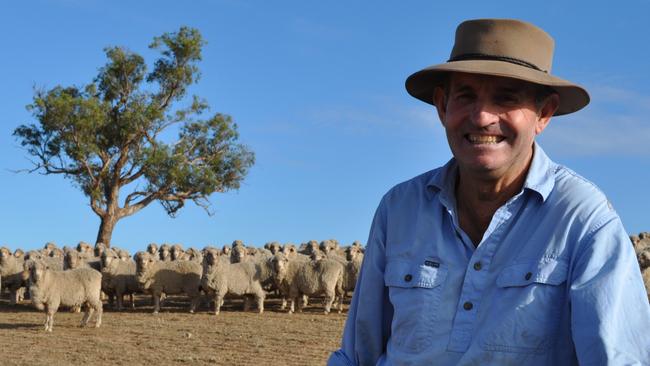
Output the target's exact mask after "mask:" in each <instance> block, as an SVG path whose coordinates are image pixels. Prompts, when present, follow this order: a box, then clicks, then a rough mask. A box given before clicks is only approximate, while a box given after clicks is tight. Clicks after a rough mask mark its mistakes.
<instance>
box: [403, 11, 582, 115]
mask: <svg viewBox="0 0 650 366" xmlns="http://www.w3.org/2000/svg"><path fill="white" fill-rule="evenodd" d="M554 43H555V42H554V41H553V38H551V36H549V35H548V34H547V33H546V32H544V31H543V30H542V29H540V28H538V27H536V26H534V25H532V24H530V23H526V22H522V21H519V20H513V19H477V20H468V21H465V22H463V23H461V24H460V25H459V26H458V28H456V41H455V43H454V48H453V50H452V51H451V56H450V57H449V60H448V61H447V62H446V63H444V64H439V65H433V66H429V67H427V68H425V69H422V70H420V71H418V72H416V73H414V74H413V75H411V76H409V77H408V79H406V90H407V91H408V92H409V94H411V95H412V96H414V97H415V98H417V99H420V100H421V101H423V102H425V103H429V104H433V91H434V89H435V87H436V86H439V85H440V84H441V82H442V81H443V80H444V75H445V74H447V73H449V72H465V73H471V74H483V75H493V76H503V77H508V78H514V79H519V80H524V81H528V82H531V83H535V84H540V85H546V86H549V87H551V88H552V89H554V90H555V91H556V92H557V93H558V94H559V96H560V106H559V108H558V110H557V111H556V112H555V115H556V116H559V115H562V114H568V113H573V112H575V111H578V110H580V109H582V108H583V107H584V106H586V105H587V104H589V94H588V93H587V91H586V90H585V89H584V88H583V87H581V86H579V85H576V84H573V83H571V82H569V81H567V80H563V79H560V78H558V77H555V76H553V75H551V74H550V72H551V64H552V63H553V47H554Z"/></svg>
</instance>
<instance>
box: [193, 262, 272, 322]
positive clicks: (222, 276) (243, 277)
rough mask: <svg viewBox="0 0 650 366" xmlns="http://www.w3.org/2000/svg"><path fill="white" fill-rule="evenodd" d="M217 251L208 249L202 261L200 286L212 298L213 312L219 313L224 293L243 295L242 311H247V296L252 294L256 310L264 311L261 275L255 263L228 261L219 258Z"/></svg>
mask: <svg viewBox="0 0 650 366" xmlns="http://www.w3.org/2000/svg"><path fill="white" fill-rule="evenodd" d="M220 258H223V257H221V256H219V254H218V253H216V252H214V251H209V252H207V253H206V255H205V257H204V261H203V276H202V278H201V287H202V288H203V290H204V291H205V292H206V293H207V294H208V295H210V296H212V298H213V300H214V309H215V310H214V313H215V315H219V311H220V309H221V306H222V305H223V299H224V297H225V296H226V295H236V296H244V297H245V298H244V311H248V298H247V297H246V295H252V296H253V297H254V298H255V301H256V302H257V307H258V311H259V313H260V314H261V313H262V312H263V311H264V298H265V296H266V294H265V292H264V290H263V289H262V283H261V280H262V279H261V277H260V273H259V270H258V268H257V266H256V264H255V263H252V262H242V263H229V262H228V261H227V260H224V259H220Z"/></svg>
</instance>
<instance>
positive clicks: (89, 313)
mask: <svg viewBox="0 0 650 366" xmlns="http://www.w3.org/2000/svg"><path fill="white" fill-rule="evenodd" d="M94 311H95V310H94V309H93V308H92V306H90V304H89V303H86V304H85V305H84V317H83V318H82V319H81V326H82V327H85V326H87V325H88V320H89V319H90V317H91V316H92V315H93V312H94Z"/></svg>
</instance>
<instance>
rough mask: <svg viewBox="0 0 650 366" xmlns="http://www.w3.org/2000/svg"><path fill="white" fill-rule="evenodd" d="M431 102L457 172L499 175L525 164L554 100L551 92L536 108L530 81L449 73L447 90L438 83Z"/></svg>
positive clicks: (520, 169)
mask: <svg viewBox="0 0 650 366" xmlns="http://www.w3.org/2000/svg"><path fill="white" fill-rule="evenodd" d="M445 94H447V95H445ZM434 102H435V104H436V106H437V107H438V114H439V116H440V120H441V121H442V124H443V126H444V127H445V130H446V133H447V140H448V142H449V146H450V148H451V151H452V152H453V154H454V157H455V158H456V160H457V161H458V164H459V166H460V168H461V172H462V171H467V172H471V174H478V176H480V177H484V178H488V179H499V178H502V177H514V176H517V175H519V174H520V173H522V172H523V171H525V170H526V169H527V167H528V163H529V162H530V159H531V157H532V146H533V141H534V139H535V136H536V135H538V134H539V133H541V132H542V131H543V130H544V128H545V127H546V125H547V124H548V121H549V120H550V117H551V116H552V115H553V113H554V112H555V109H557V104H558V99H557V95H552V96H551V97H549V99H547V101H546V102H545V103H542V104H541V105H540V108H539V109H538V108H537V106H536V103H535V87H534V86H533V85H532V84H529V83H526V82H524V81H519V80H516V79H510V78H504V77H494V76H485V75H473V74H464V73H453V74H452V75H451V76H450V80H449V88H448V91H447V93H445V91H444V90H442V89H441V88H437V89H436V92H435V95H434Z"/></svg>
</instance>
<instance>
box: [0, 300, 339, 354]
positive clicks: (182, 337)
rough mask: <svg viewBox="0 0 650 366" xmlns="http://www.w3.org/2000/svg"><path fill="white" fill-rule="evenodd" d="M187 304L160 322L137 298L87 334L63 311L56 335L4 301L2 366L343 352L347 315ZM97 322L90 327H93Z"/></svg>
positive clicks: (275, 303)
mask: <svg viewBox="0 0 650 366" xmlns="http://www.w3.org/2000/svg"><path fill="white" fill-rule="evenodd" d="M188 305H189V303H188V302H187V301H185V299H183V298H181V297H170V298H168V299H167V300H166V301H165V302H164V304H163V308H162V310H161V313H160V314H158V315H153V314H152V313H151V312H152V309H153V308H152V306H151V305H150V300H149V298H147V297H138V298H137V300H136V309H133V310H125V311H122V312H117V311H113V310H111V309H110V307H109V306H108V305H105V306H104V309H105V310H104V316H103V323H102V326H101V327H100V328H97V329H96V328H93V327H89V328H81V327H79V323H80V321H81V317H82V315H83V314H75V313H70V312H69V311H68V310H67V309H59V312H58V313H57V314H56V315H55V316H54V330H53V332H52V333H47V332H45V331H44V330H43V329H44V328H43V323H44V321H45V314H44V313H43V312H39V311H37V310H36V309H35V308H34V307H32V305H31V303H30V302H29V300H26V301H24V302H22V303H20V304H18V305H14V306H12V305H10V304H9V301H8V295H7V294H3V296H2V297H1V298H0V344H2V350H3V352H2V355H0V364H1V365H3V366H6V365H34V366H35V365H48V366H50V365H89V366H92V365H102V366H106V365H155V366H159V365H264V366H272V365H273V366H274V365H323V364H325V362H326V360H327V357H328V355H329V353H330V352H332V351H333V350H335V349H337V348H339V345H340V341H341V333H342V331H343V325H344V323H345V317H346V314H347V306H345V307H344V309H345V311H344V313H343V314H337V313H336V311H333V312H332V313H330V314H328V315H324V314H323V313H322V307H321V305H320V302H319V301H318V300H315V301H314V303H313V306H312V305H310V306H308V307H307V308H306V309H305V311H304V312H303V313H301V314H300V313H296V314H291V315H289V314H287V313H286V312H284V311H281V310H280V301H279V300H278V299H270V300H267V302H266V309H265V312H264V313H263V314H257V313H256V312H255V311H251V312H243V311H242V303H241V301H238V300H231V301H228V300H227V301H226V304H225V306H224V307H222V310H221V314H219V315H218V316H215V315H214V313H212V312H209V308H208V306H207V303H204V304H203V306H202V307H201V309H200V310H199V311H198V312H197V313H196V314H189V313H188V312H187V309H188ZM92 320H94V319H91V326H92V325H93V323H92Z"/></svg>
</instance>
